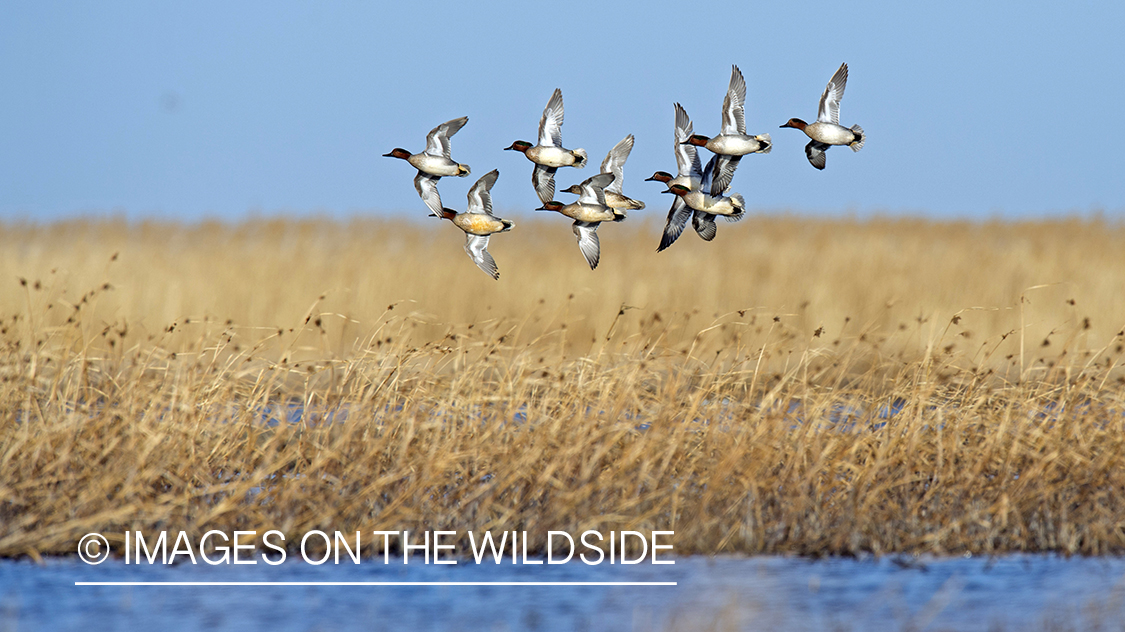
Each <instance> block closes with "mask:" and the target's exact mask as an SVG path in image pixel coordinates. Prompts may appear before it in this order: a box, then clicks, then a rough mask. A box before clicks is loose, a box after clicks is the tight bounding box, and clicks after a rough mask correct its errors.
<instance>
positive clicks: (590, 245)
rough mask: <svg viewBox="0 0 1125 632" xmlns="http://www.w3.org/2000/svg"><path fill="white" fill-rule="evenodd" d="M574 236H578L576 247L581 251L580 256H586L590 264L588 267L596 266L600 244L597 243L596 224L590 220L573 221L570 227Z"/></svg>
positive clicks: (599, 255) (599, 254)
mask: <svg viewBox="0 0 1125 632" xmlns="http://www.w3.org/2000/svg"><path fill="white" fill-rule="evenodd" d="M572 229H573V230H574V236H575V237H577V238H578V249H579V250H581V251H582V256H583V257H586V263H588V264H590V269H591V270H593V269H594V268H596V267H598V259H599V258H600V257H601V246H600V245H599V244H598V225H597V224H596V223H592V222H574V226H573V227H572Z"/></svg>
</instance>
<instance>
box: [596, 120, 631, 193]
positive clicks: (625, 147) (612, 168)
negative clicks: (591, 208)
mask: <svg viewBox="0 0 1125 632" xmlns="http://www.w3.org/2000/svg"><path fill="white" fill-rule="evenodd" d="M631 151H633V135H632V134H629V135H628V136H626V137H625V138H622V139H621V142H619V143H617V144H616V145H614V146H613V149H611V150H609V153H608V154H606V155H605V160H603V161H602V173H612V174H613V181H612V182H610V183H609V185H608V186H606V188H605V189H606V190H607V191H612V192H614V193H617V194H619V195H625V194H624V193H622V192H621V185H622V182H623V181H624V179H625V176H624V169H625V161H626V160H628V159H629V152H631Z"/></svg>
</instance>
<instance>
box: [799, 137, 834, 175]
mask: <svg viewBox="0 0 1125 632" xmlns="http://www.w3.org/2000/svg"><path fill="white" fill-rule="evenodd" d="M829 147H831V145H826V144H824V143H821V142H817V141H815V140H810V141H809V144H808V145H805V155H806V156H808V157H809V163H810V164H812V166H814V167H816V168H817V169H824V165H825V164H826V161H825V155H824V152H826V151H828V148H829Z"/></svg>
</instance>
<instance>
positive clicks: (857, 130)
mask: <svg viewBox="0 0 1125 632" xmlns="http://www.w3.org/2000/svg"><path fill="white" fill-rule="evenodd" d="M852 133H853V134H855V140H853V141H852V142H850V143H848V147H851V148H852V151H859V150H861V149H863V143H864V142H865V141H866V140H867V134H864V133H863V128H862V127H860V126H858V125H852Z"/></svg>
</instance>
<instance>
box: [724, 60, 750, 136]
mask: <svg viewBox="0 0 1125 632" xmlns="http://www.w3.org/2000/svg"><path fill="white" fill-rule="evenodd" d="M745 109H746V80H745V79H743V78H742V71H741V70H739V69H738V66H731V70H730V86H729V87H728V88H727V96H725V97H723V128H722V132H721V133H722V134H724V135H733V134H745V133H746V113H745Z"/></svg>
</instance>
